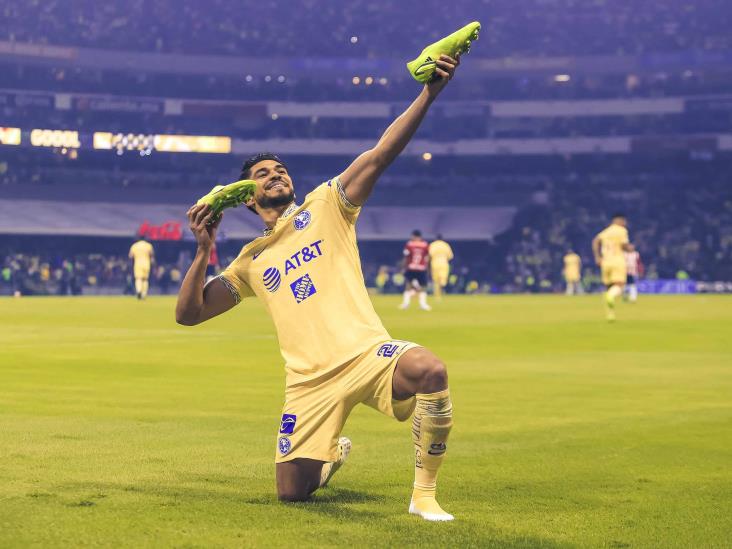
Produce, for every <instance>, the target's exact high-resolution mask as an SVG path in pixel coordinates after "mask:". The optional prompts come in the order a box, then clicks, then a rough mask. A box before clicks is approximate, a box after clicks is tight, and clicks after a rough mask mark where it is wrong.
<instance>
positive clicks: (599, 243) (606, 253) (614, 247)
mask: <svg viewBox="0 0 732 549" xmlns="http://www.w3.org/2000/svg"><path fill="white" fill-rule="evenodd" d="M626 225H627V221H626V219H625V215H623V214H621V213H618V214H615V215H613V218H612V222H611V223H610V225H609V226H608V227H607V228H606V229H605V230H603V231H601V232H600V233H598V235H597V236H596V237H595V238H594V239H593V240H592V252H593V253H594V254H595V263H597V264H598V265H599V266H600V270H601V272H602V283H603V284H604V285H605V288H606V289H607V291H606V292H605V306H606V314H607V319H608V320H609V321H611V322H612V321H614V320H615V300H616V299H617V298H618V297H620V296H621V295H623V288H624V287H625V282H626V267H625V255H624V254H623V252H624V251H626V250H628V249H629V246H628V243H629V239H628V229H627V228H626Z"/></svg>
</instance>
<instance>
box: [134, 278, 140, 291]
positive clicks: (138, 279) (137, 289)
mask: <svg viewBox="0 0 732 549" xmlns="http://www.w3.org/2000/svg"><path fill="white" fill-rule="evenodd" d="M135 293H137V294H142V279H141V278H136V279H135Z"/></svg>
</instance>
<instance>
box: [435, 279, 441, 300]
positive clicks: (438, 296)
mask: <svg viewBox="0 0 732 549" xmlns="http://www.w3.org/2000/svg"><path fill="white" fill-rule="evenodd" d="M435 299H442V286H440V283H439V282H436V283H435Z"/></svg>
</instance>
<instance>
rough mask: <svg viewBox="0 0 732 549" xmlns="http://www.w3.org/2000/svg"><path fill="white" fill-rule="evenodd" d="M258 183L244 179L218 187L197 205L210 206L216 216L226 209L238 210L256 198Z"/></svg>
mask: <svg viewBox="0 0 732 549" xmlns="http://www.w3.org/2000/svg"><path fill="white" fill-rule="evenodd" d="M256 188H257V183H256V182H254V181H252V180H250V179H243V180H241V181H236V182H234V183H230V184H228V185H216V186H215V187H214V188H213V189H211V192H210V193H208V194H207V195H206V196H204V197H201V198H200V199H199V200H198V202H196V204H208V205H209V206H211V210H212V211H213V212H214V216H215V217H218V216H220V215H221V212H223V211H224V210H225V209H226V208H236V207H237V206H238V205H239V204H244V203H245V202H247V201H249V199H250V198H251V197H252V196H254V191H255V190H256Z"/></svg>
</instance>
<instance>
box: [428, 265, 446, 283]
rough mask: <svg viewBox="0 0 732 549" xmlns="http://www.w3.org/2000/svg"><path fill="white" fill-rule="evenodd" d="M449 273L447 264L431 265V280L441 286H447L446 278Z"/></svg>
mask: <svg viewBox="0 0 732 549" xmlns="http://www.w3.org/2000/svg"><path fill="white" fill-rule="evenodd" d="M449 275H450V266H449V265H440V266H436V267H432V281H433V282H434V283H435V284H438V285H439V286H441V287H443V288H444V287H445V286H447V279H448V276H449Z"/></svg>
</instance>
